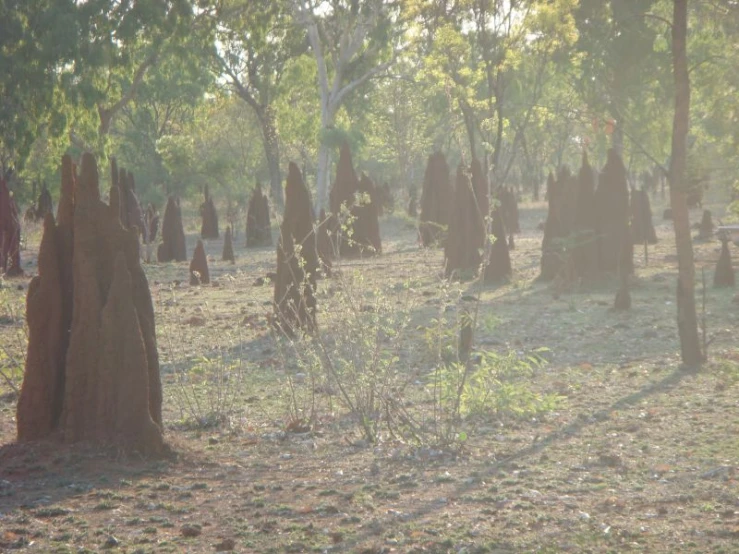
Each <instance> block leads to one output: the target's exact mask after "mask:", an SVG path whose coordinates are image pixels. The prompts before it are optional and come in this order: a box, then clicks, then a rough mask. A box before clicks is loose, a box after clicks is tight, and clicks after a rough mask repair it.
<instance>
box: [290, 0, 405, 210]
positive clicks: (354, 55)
mask: <svg viewBox="0 0 739 554" xmlns="http://www.w3.org/2000/svg"><path fill="white" fill-rule="evenodd" d="M292 2H293V3H292V6H293V13H294V15H295V19H296V21H297V22H298V23H299V24H300V25H301V26H302V27H303V28H304V29H305V30H306V32H307V35H308V43H309V44H310V47H311V51H312V52H313V56H314V57H315V60H316V65H317V68H318V92H319V95H320V104H321V133H322V134H325V133H330V132H331V131H332V129H333V127H334V123H335V121H336V115H337V113H338V112H339V109H340V108H341V107H342V105H343V104H344V102H345V100H346V99H347V97H348V96H349V95H350V94H351V93H353V92H354V91H356V90H357V89H358V88H359V87H360V86H362V85H363V84H364V83H366V82H367V81H368V80H370V79H372V78H373V77H376V76H378V75H380V74H381V73H383V72H384V71H386V70H387V69H388V68H389V67H390V66H391V64H392V63H393V59H394V56H393V54H394V52H389V51H388V50H389V49H390V48H391V46H392V44H391V38H390V26H391V23H392V19H393V16H395V17H396V20H397V13H394V12H395V8H396V6H395V5H394V4H393V3H388V2H385V1H383V0H368V1H366V2H357V1H356V0H353V1H345V0H332V1H331V2H323V1H320V0H292ZM383 55H384V57H385V59H384V60H383ZM327 56H328V57H330V63H329V60H327ZM330 158H331V153H330V148H329V145H328V144H327V143H326V142H325V141H324V140H322V141H321V144H320V147H319V151H318V171H317V174H316V199H315V203H316V208H317V209H316V211H317V212H319V211H320V210H321V209H325V208H326V207H327V206H328V186H329V165H330Z"/></svg>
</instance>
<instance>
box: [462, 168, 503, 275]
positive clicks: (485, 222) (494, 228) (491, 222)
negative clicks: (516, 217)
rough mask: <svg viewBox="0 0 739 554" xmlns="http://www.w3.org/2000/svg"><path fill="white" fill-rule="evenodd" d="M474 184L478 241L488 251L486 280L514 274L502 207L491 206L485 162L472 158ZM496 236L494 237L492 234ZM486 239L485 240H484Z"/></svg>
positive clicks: (485, 271) (485, 265) (485, 266)
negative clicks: (481, 163) (484, 168)
mask: <svg viewBox="0 0 739 554" xmlns="http://www.w3.org/2000/svg"><path fill="white" fill-rule="evenodd" d="M471 173H472V188H473V190H474V191H475V197H476V199H477V212H478V218H479V225H480V229H479V230H478V233H477V234H475V241H476V244H478V248H479V249H480V251H484V252H485V256H486V257H485V260H484V262H485V263H484V273H483V280H484V281H485V282H486V283H492V282H499V281H503V280H506V279H508V278H509V277H510V276H511V273H512V269H511V255H510V252H509V251H508V242H507V241H506V227H505V221H504V217H503V213H502V211H501V207H500V206H499V205H496V206H495V207H494V208H492V209H491V203H490V200H489V196H488V195H489V190H490V187H489V185H488V180H487V178H486V177H485V175H484V174H483V171H482V166H481V165H480V163H479V162H478V161H477V160H476V159H473V160H472V167H471ZM489 236H492V241H491V240H488V237H489ZM480 239H482V243H480V242H479V241H480Z"/></svg>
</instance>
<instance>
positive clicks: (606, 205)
mask: <svg viewBox="0 0 739 554" xmlns="http://www.w3.org/2000/svg"><path fill="white" fill-rule="evenodd" d="M595 204H596V211H597V214H598V218H597V222H598V251H599V256H598V259H599V265H600V269H601V270H602V271H608V272H616V271H617V270H618V271H621V270H625V271H627V272H628V273H629V274H630V273H632V272H633V269H634V262H633V252H634V249H633V242H632V240H631V233H630V230H629V185H628V182H627V178H626V168H625V167H624V163H623V161H622V160H621V156H620V155H619V153H618V152H617V151H616V150H615V149H614V148H611V149H610V150H608V158H607V160H606V164H605V165H604V166H603V170H602V171H601V174H600V179H599V180H598V188H597V189H596V191H595Z"/></svg>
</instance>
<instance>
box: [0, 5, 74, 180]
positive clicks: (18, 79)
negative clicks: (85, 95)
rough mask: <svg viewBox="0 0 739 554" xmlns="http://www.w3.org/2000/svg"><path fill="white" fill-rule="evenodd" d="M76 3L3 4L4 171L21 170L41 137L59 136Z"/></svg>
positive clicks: (0, 109) (0, 134)
mask: <svg viewBox="0 0 739 554" xmlns="http://www.w3.org/2000/svg"><path fill="white" fill-rule="evenodd" d="M79 33H80V28H79V23H78V20H77V17H76V3H75V2H74V1H73V0H3V1H2V2H0V52H2V55H1V56H0V156H1V159H0V163H2V167H0V170H2V171H3V173H5V172H6V171H7V170H8V169H10V167H14V168H15V169H16V170H18V169H21V168H22V167H23V166H24V165H25V162H26V159H27V158H28V156H29V154H30V152H31V147H32V144H33V142H34V140H35V139H36V137H37V136H39V135H40V134H47V135H53V136H58V135H59V134H61V133H62V132H63V131H64V129H65V124H66V121H65V118H64V114H63V113H62V111H61V110H60V109H59V108H60V106H59V101H60V98H59V96H58V95H57V94H56V92H57V90H58V86H59V84H60V69H61V68H62V67H63V66H64V65H65V64H67V63H69V62H70V61H72V60H73V59H75V57H76V56H77V55H78V53H79Z"/></svg>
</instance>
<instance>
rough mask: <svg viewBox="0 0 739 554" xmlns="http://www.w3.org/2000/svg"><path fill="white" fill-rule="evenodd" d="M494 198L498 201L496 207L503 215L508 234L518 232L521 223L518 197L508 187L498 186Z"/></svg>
mask: <svg viewBox="0 0 739 554" xmlns="http://www.w3.org/2000/svg"><path fill="white" fill-rule="evenodd" d="M495 198H496V200H498V202H499V204H500V205H499V206H498V209H499V210H500V215H501V216H502V217H503V225H504V226H505V230H506V232H507V233H509V234H511V235H512V234H514V233H520V232H521V223H520V222H519V214H518V198H517V197H516V193H515V192H514V191H513V189H511V188H510V187H498V189H497V190H496V192H495Z"/></svg>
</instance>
